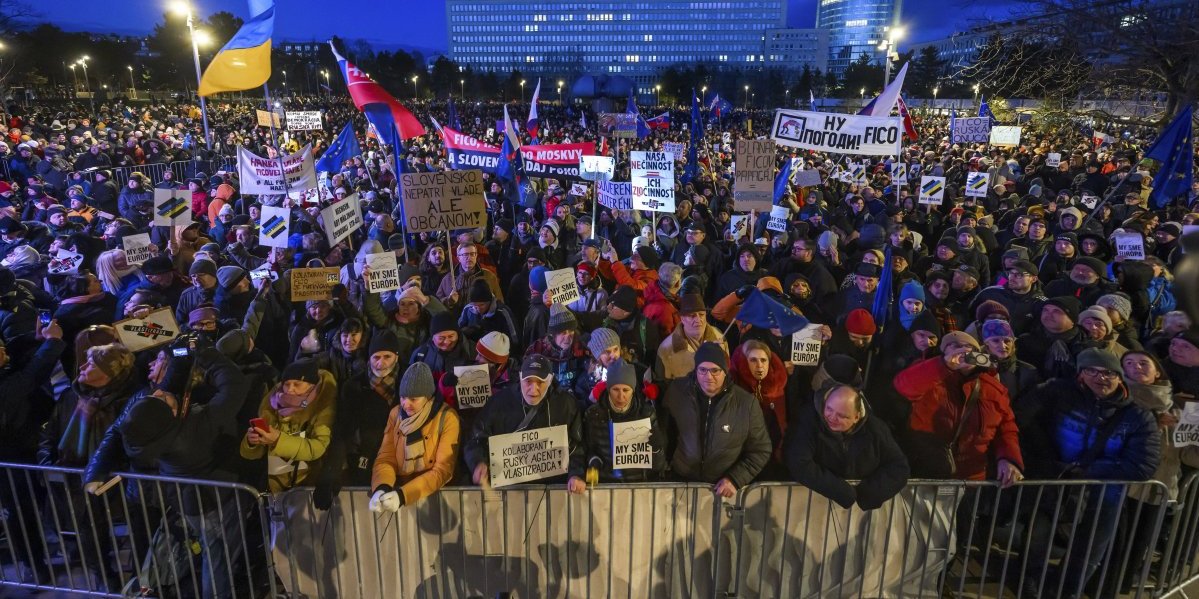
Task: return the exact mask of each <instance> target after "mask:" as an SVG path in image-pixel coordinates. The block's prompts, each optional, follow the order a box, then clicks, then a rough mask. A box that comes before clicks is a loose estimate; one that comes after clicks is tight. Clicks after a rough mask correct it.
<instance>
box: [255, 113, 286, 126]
mask: <svg viewBox="0 0 1199 599" xmlns="http://www.w3.org/2000/svg"><path fill="white" fill-rule="evenodd" d="M254 114H255V115H256V116H257V117H258V126H259V127H276V128H277V127H282V126H283V121H281V120H280V119H281V118H282V117H281V116H280V115H279V113H277V112H267V111H265V110H255V111H254Z"/></svg>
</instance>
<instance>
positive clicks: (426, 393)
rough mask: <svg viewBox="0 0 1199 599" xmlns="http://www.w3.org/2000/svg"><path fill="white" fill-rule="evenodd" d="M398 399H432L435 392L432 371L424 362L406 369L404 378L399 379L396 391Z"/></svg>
mask: <svg viewBox="0 0 1199 599" xmlns="http://www.w3.org/2000/svg"><path fill="white" fill-rule="evenodd" d="M397 391H399V394H400V397H433V394H434V393H435V392H436V391H437V388H436V386H435V385H434V384H433V371H432V370H429V365H428V364H425V363H424V362H417V363H415V364H413V365H411V366H409V367H408V370H406V371H405V372H404V378H402V379H400V386H399V388H398V389H397Z"/></svg>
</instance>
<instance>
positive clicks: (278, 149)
mask: <svg viewBox="0 0 1199 599" xmlns="http://www.w3.org/2000/svg"><path fill="white" fill-rule="evenodd" d="M262 95H263V97H264V98H266V111H267V113H269V114H270V115H271V116H270V118H269V119H267V121H268V122H269V123H270V124H271V141H272V142H273V143H274V144H275V153H276V154H277V156H276V158H278V159H279V174H280V175H282V176H283V202H280V205H282V204H283V203H285V202H287V200H288V199H289V198H288V192H289V191H291V190H290V185H288V184H287V167H286V166H284V164H285V163H284V162H283V147H282V146H280V145H279V134H278V133H277V132H276V131H275V111H274V110H272V109H273V108H274V105H273V104H271V88H270V86H269V84H266V83H263V84H262ZM280 124H282V121H280Z"/></svg>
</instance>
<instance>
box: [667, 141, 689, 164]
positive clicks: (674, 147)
mask: <svg viewBox="0 0 1199 599" xmlns="http://www.w3.org/2000/svg"><path fill="white" fill-rule="evenodd" d="M662 151H663V152H666V153H667V154H673V155H674V159H675V160H678V159H679V158H682V157H683V153H685V152H686V151H687V144H685V143H683V142H681V141H677V142H676V141H667V142H663V143H662Z"/></svg>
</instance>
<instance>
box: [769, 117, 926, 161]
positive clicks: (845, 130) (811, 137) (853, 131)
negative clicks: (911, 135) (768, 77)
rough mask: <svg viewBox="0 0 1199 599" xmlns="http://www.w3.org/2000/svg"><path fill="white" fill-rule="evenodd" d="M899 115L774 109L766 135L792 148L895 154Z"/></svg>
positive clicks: (901, 129)
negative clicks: (864, 114) (878, 115)
mask: <svg viewBox="0 0 1199 599" xmlns="http://www.w3.org/2000/svg"><path fill="white" fill-rule="evenodd" d="M902 136H903V122H902V120H901V119H900V118H899V117H875V116H860V115H856V114H832V113H824V112H807V111H803V110H776V111H775V112H774V126H773V127H772V128H771V130H770V137H771V139H773V140H774V142H775V143H777V144H779V145H782V146H789V147H792V148H803V149H805V150H818V151H823V152H835V153H840V154H859V155H867V156H890V155H893V154H898V153H899V145H900V140H901V139H902Z"/></svg>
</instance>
